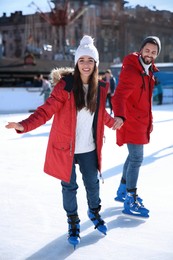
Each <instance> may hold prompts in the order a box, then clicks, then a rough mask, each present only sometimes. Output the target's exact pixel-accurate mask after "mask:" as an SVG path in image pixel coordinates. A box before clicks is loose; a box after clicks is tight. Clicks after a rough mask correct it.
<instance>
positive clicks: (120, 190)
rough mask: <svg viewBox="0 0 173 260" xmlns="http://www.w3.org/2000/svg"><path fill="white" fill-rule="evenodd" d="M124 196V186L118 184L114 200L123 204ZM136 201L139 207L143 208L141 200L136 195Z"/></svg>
mask: <svg viewBox="0 0 173 260" xmlns="http://www.w3.org/2000/svg"><path fill="white" fill-rule="evenodd" d="M126 195H127V190H126V184H124V183H120V186H119V187H118V190H117V196H116V197H115V198H114V200H116V201H119V202H124V201H125V198H126ZM136 200H137V201H138V203H139V204H140V205H141V207H144V205H143V203H142V201H143V200H142V199H141V198H140V197H139V196H138V195H136Z"/></svg>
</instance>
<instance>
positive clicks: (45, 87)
mask: <svg viewBox="0 0 173 260" xmlns="http://www.w3.org/2000/svg"><path fill="white" fill-rule="evenodd" d="M50 92H51V83H50V81H49V80H48V77H43V78H42V91H41V93H40V96H41V95H43V94H44V102H45V101H46V99H47V98H48V97H49V95H50Z"/></svg>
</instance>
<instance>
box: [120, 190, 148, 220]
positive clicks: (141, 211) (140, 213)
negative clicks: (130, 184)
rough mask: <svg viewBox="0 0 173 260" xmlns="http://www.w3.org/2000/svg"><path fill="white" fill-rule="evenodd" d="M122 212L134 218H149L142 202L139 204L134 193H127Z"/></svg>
mask: <svg viewBox="0 0 173 260" xmlns="http://www.w3.org/2000/svg"><path fill="white" fill-rule="evenodd" d="M122 212H123V213H124V214H128V215H133V216H136V217H144V218H148V217H149V215H148V214H149V210H148V209H146V208H145V207H144V205H143V204H142V200H141V202H139V200H138V199H137V195H136V193H135V192H128V193H127V195H126V199H125V201H124V210H123V211H122Z"/></svg>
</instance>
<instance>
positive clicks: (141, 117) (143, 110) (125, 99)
mask: <svg viewBox="0 0 173 260" xmlns="http://www.w3.org/2000/svg"><path fill="white" fill-rule="evenodd" d="M154 71H158V69H157V68H156V67H155V65H154V64H152V66H151V67H150V73H149V76H148V75H146V73H145V71H144V69H143V67H142V65H141V63H140V61H139V53H132V54H129V55H127V56H126V57H125V58H124V61H123V66H122V70H121V73H120V77H119V82H118V85H117V88H116V91H115V94H114V96H113V97H112V106H113V111H114V115H115V116H120V117H123V118H124V119H125V121H124V125H123V126H122V127H121V129H120V130H117V144H118V145H119V146H121V145H123V144H125V143H132V144H147V143H148V142H149V140H150V133H151V131H152V111H151V106H152V91H153V88H154V83H155V81H154V76H153V72H154Z"/></svg>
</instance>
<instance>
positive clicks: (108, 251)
mask: <svg viewBox="0 0 173 260" xmlns="http://www.w3.org/2000/svg"><path fill="white" fill-rule="evenodd" d="M153 114H154V132H153V133H152V135H151V142H150V144H148V145H146V146H145V159H144V162H143V166H142V168H141V172H140V177H139V181H138V194H139V195H140V196H141V197H142V198H143V199H144V203H145V205H146V207H148V208H149V209H150V218H149V219H142V218H134V217H130V216H128V215H123V214H122V212H121V211H122V206H123V205H122V204H121V203H118V202H115V201H114V197H115V194H116V190H117V187H118V185H119V181H120V177H121V171H122V166H123V162H124V160H125V158H126V155H127V151H126V146H123V147H118V146H117V145H116V144H115V132H114V131H113V130H111V129H108V128H106V129H105V136H106V141H105V143H104V147H103V176H104V184H102V183H101V182H100V187H101V191H100V193H101V194H100V196H101V199H102V213H101V215H102V217H103V219H104V220H105V221H106V223H107V226H108V233H107V235H106V236H103V235H102V234H100V233H99V232H98V231H97V230H95V229H94V227H93V225H92V223H91V221H90V220H89V219H88V217H87V204H86V195H85V190H84V187H83V183H82V180H81V175H80V172H78V184H79V190H78V204H79V216H80V219H81V243H80V245H79V246H78V247H77V249H76V250H75V251H74V250H73V248H72V247H71V246H70V245H69V244H68V243H67V240H66V238H67V220H66V215H65V212H64V210H63V208H62V198H61V186H60V181H59V180H57V179H55V178H53V177H51V176H48V175H46V174H45V173H43V163H44V156H45V150H46V145H47V139H48V134H49V130H50V126H51V121H49V122H47V124H46V125H44V126H42V127H40V128H38V129H36V130H34V131H32V132H30V133H27V134H23V135H17V134H16V133H15V131H14V130H7V129H6V128H5V124H6V123H7V122H8V121H19V120H21V119H24V118H26V117H27V116H28V115H29V114H10V115H1V116H0V131H1V137H0V154H1V156H0V165H1V171H0V260H63V259H70V260H81V259H84V260H85V259H90V260H106V259H110V260H113V259H116V260H127V259H133V260H137V259H140V260H172V259H173V218H172V216H173V207H172V201H173V169H172V168H173V166H172V165H173V105H162V106H154V107H153Z"/></svg>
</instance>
